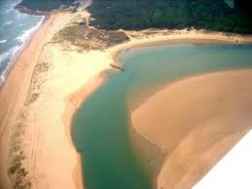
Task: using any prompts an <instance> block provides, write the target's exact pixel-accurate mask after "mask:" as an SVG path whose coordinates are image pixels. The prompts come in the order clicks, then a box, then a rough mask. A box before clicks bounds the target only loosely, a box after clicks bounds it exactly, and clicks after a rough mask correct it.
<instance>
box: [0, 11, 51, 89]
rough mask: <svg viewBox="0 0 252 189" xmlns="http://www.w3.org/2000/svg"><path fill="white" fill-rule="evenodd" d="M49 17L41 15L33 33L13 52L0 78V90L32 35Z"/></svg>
mask: <svg viewBox="0 0 252 189" xmlns="http://www.w3.org/2000/svg"><path fill="white" fill-rule="evenodd" d="M49 17H50V15H43V17H42V18H41V20H40V21H39V22H38V24H37V25H36V26H35V27H34V31H32V32H31V34H30V35H29V37H28V38H27V39H25V41H24V42H23V44H21V45H20V46H19V47H18V49H17V52H15V53H14V54H13V55H12V57H11V58H10V61H9V63H8V66H7V67H6V69H5V70H4V71H3V73H2V75H1V77H3V80H0V90H1V88H2V87H3V85H4V84H5V82H6V80H7V78H8V75H9V74H10V72H11V70H12V68H13V67H14V66H15V63H16V62H17V61H18V59H19V57H20V56H21V54H22V52H23V51H24V50H25V48H26V47H28V46H29V45H30V43H31V41H32V38H33V36H34V35H36V33H37V32H38V30H39V29H40V28H41V27H43V25H44V24H45V23H46V21H47V20H48V19H49ZM32 30H33V28H32Z"/></svg>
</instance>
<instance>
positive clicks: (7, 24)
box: [3, 20, 13, 26]
mask: <svg viewBox="0 0 252 189" xmlns="http://www.w3.org/2000/svg"><path fill="white" fill-rule="evenodd" d="M11 24H13V21H11V20H10V21H7V22H5V23H3V26H9V25H11Z"/></svg>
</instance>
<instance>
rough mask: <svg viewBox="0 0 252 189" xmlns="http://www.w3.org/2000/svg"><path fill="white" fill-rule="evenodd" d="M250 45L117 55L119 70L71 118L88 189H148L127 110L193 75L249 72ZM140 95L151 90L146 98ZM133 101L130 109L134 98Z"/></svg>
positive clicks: (187, 45) (180, 45)
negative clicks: (163, 88)
mask: <svg viewBox="0 0 252 189" xmlns="http://www.w3.org/2000/svg"><path fill="white" fill-rule="evenodd" d="M251 60H252V45H230V44H229V45H228V44H193V43H185V44H184V43H178V44H172V45H162V46H149V47H144V48H137V49H130V50H128V51H127V52H124V53H122V54H121V55H120V57H119V63H120V64H122V66H123V67H124V69H125V71H124V72H108V73H107V75H108V79H107V80H106V82H105V83H104V84H103V85H102V86H101V87H99V88H98V89H97V90H96V91H95V92H94V93H93V94H92V95H91V96H89V97H88V99H87V100H86V101H85V102H84V103H83V104H82V106H81V107H80V109H79V111H78V112H77V113H76V114H75V117H74V122H73V124H74V126H73V132H72V136H73V141H74V143H75V146H76V148H77V150H78V151H79V152H80V154H81V157H82V166H83V178H84V180H85V185H86V188H87V189H113V188H115V189H118V188H120V189H143V188H144V189H151V188H154V187H155V186H154V184H153V179H152V174H153V173H152V170H151V169H148V167H147V169H146V165H145V164H144V163H143V160H142V159H141V158H140V156H139V155H138V153H137V152H136V150H135V148H134V146H133V145H132V141H131V137H130V130H129V126H130V125H131V121H130V119H129V117H130V112H129V106H133V107H134V106H137V105H138V104H141V102H142V101H143V100H144V99H145V98H146V96H148V95H151V94H152V93H154V92H155V91H157V90H158V89H160V87H161V86H163V85H164V84H168V83H171V82H173V81H176V80H179V79H182V78H185V77H190V76H194V75H199V74H204V73H210V72H217V71H223V70H232V69H247V68H252V62H251ZM143 91H150V92H149V94H146V93H145V92H144V93H143ZM135 96H137V99H138V100H137V103H135V101H134V104H133V105H132V103H133V102H132V101H133V99H134V97H135Z"/></svg>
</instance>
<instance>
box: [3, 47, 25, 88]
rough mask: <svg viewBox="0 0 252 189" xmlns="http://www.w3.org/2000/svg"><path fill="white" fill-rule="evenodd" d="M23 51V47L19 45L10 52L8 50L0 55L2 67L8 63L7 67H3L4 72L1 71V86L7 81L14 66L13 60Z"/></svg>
mask: <svg viewBox="0 0 252 189" xmlns="http://www.w3.org/2000/svg"><path fill="white" fill-rule="evenodd" d="M20 51H21V45H17V46H15V47H13V48H11V49H10V50H8V51H7V52H5V53H2V54H0V66H1V65H2V64H4V63H5V62H6V61H7V62H6V65H3V66H2V67H3V68H4V70H0V86H1V85H2V84H3V82H4V81H5V78H6V76H7V74H8V72H9V70H10V68H11V66H12V62H13V61H12V59H13V58H14V56H15V55H16V54H18V53H19V52H20Z"/></svg>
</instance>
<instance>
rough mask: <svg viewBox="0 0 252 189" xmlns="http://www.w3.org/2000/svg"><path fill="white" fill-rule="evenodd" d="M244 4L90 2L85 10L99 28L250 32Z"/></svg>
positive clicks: (209, 0) (238, 0)
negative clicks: (197, 29)
mask: <svg viewBox="0 0 252 189" xmlns="http://www.w3.org/2000/svg"><path fill="white" fill-rule="evenodd" d="M244 2H245V1H244V0H235V2H234V4H235V8H231V7H229V6H228V4H227V3H225V2H224V0H94V1H93V4H92V6H91V7H90V8H89V11H90V12H91V13H92V16H93V17H94V20H93V21H92V22H91V23H92V24H93V25H94V26H96V27H99V28H103V29H119V28H123V29H129V30H135V29H137V30H140V29H145V28H171V29H173V28H176V29H180V28H190V27H194V28H203V29H209V30H215V31H225V32H235V33H252V23H251V19H250V17H249V16H248V15H247V14H243V13H244V11H245V9H246V8H248V7H249V6H246V5H245V6H244V4H246V3H244ZM244 8H245V9H244ZM247 12H250V11H247Z"/></svg>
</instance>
